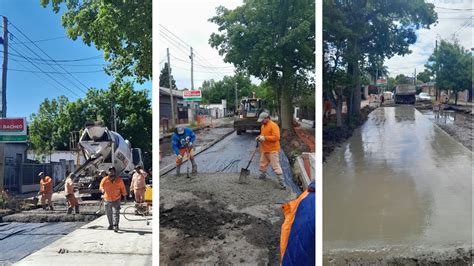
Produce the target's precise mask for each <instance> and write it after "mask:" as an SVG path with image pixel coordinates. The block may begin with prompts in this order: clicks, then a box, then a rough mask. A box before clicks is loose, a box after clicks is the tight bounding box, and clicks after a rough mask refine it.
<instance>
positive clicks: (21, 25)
mask: <svg viewBox="0 0 474 266" xmlns="http://www.w3.org/2000/svg"><path fill="white" fill-rule="evenodd" d="M39 2H40V1H39V0H1V1H0V15H3V16H6V17H7V18H8V20H9V21H10V22H11V23H12V24H13V25H15V26H16V27H17V28H18V29H19V30H20V31H21V32H23V33H24V34H25V35H27V36H28V38H30V39H31V40H32V41H40V42H35V44H36V45H37V46H39V47H40V48H41V49H42V50H43V51H45V52H46V54H48V55H49V56H50V57H51V58H53V59H54V60H76V59H84V58H91V57H95V58H94V59H91V60H81V61H72V62H71V61H65V62H61V63H60V64H62V67H63V68H64V69H66V70H67V71H69V72H71V73H72V76H74V78H73V77H72V76H70V75H61V74H50V75H51V76H53V77H54V78H55V79H56V80H57V81H59V83H61V84H62V85H59V84H58V83H56V82H55V81H54V80H52V79H51V78H49V77H48V76H47V75H45V74H42V73H30V72H20V71H24V70H27V71H39V69H38V68H36V67H35V66H33V65H31V64H30V63H28V62H18V61H19V60H21V61H25V59H24V58H21V57H17V56H14V55H11V56H9V62H8V69H9V71H8V77H7V116H8V117H27V118H28V117H29V116H30V115H31V114H32V113H34V112H36V111H37V110H38V107H39V105H40V103H41V102H42V101H43V100H44V99H45V98H49V99H52V98H56V97H58V96H60V95H65V96H66V97H68V98H69V100H76V99H77V98H78V97H81V98H82V97H84V96H85V93H84V92H83V91H86V88H85V87H87V88H89V87H95V88H104V89H105V88H107V87H108V84H109V83H110V82H111V81H112V77H110V76H108V75H106V74H105V73H104V72H103V71H101V70H102V65H104V64H106V62H105V61H104V60H103V59H102V55H103V53H102V51H99V50H97V49H96V48H95V47H94V46H91V47H89V46H87V45H86V44H84V43H83V42H82V41H81V40H80V39H78V40H76V41H73V40H71V39H69V38H67V37H65V36H66V31H65V29H64V28H63V27H62V25H61V13H62V11H63V10H62V11H61V12H60V13H59V14H55V13H54V12H53V11H52V8H51V7H48V8H43V7H41V5H40V4H39ZM2 24H3V23H2ZM8 29H9V32H11V34H13V37H11V38H10V39H9V47H10V50H9V54H17V53H21V54H22V55H24V56H27V57H32V58H38V55H39V56H41V57H42V58H44V59H49V58H47V57H46V55H45V54H43V53H42V52H41V51H40V50H39V49H38V48H37V47H35V46H34V45H33V44H31V43H27V44H21V43H24V42H27V41H28V40H27V39H26V37H24V36H23V35H22V34H21V33H20V32H19V31H18V30H17V29H15V28H14V27H13V26H12V25H9V28H8ZM0 30H1V31H2V35H3V28H0ZM53 38H54V40H49V41H41V40H45V39H53ZM25 45H26V46H28V47H30V49H31V50H33V51H34V52H36V53H37V55H35V54H33V52H31V51H30V50H29V49H28V48H27V47H25ZM0 50H2V51H3V46H2V47H1V48H0ZM0 59H1V60H0V62H3V53H1V54H0ZM15 60H16V61H15ZM35 63H36V65H37V66H38V67H40V68H41V69H42V70H43V71H45V72H64V70H63V69H61V68H60V67H58V66H56V67H54V69H53V68H51V67H50V66H48V64H45V62H42V61H35ZM48 63H50V62H48ZM0 64H1V63H0ZM17 70H20V71H17ZM84 71H98V72H96V73H73V72H84ZM76 79H77V80H79V81H80V83H79V82H78V81H77V80H76ZM81 83H82V84H81ZM84 85H85V87H84ZM65 87H66V88H68V89H69V90H68V89H66V88H65ZM143 88H147V89H148V90H149V91H151V82H146V83H145V84H143V85H140V84H136V85H135V89H143ZM70 90H71V91H73V92H71V91H70ZM81 90H82V91H81ZM76 94H77V95H76ZM150 97H151V96H150Z"/></svg>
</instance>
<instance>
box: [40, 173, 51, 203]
mask: <svg viewBox="0 0 474 266" xmlns="http://www.w3.org/2000/svg"><path fill="white" fill-rule="evenodd" d="M38 176H39V177H40V178H41V180H40V191H39V192H38V195H41V205H42V207H43V210H46V201H48V205H49V209H50V210H53V202H52V199H53V179H52V178H51V177H49V176H47V175H45V174H44V173H43V172H40V173H39V174H38Z"/></svg>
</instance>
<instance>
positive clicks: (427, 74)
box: [416, 69, 432, 83]
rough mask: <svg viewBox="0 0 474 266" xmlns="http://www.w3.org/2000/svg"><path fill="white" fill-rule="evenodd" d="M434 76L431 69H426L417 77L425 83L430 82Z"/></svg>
mask: <svg viewBox="0 0 474 266" xmlns="http://www.w3.org/2000/svg"><path fill="white" fill-rule="evenodd" d="M431 77H432V73H431V71H429V70H428V69H425V70H424V71H423V72H420V73H418V74H417V75H416V79H417V80H420V81H422V82H423V83H426V82H430V81H431Z"/></svg>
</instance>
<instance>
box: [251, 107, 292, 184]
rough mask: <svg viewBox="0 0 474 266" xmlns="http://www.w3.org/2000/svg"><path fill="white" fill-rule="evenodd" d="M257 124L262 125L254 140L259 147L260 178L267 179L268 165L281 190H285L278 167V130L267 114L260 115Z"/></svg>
mask: <svg viewBox="0 0 474 266" xmlns="http://www.w3.org/2000/svg"><path fill="white" fill-rule="evenodd" d="M257 122H259V123H260V122H261V123H262V127H261V129H260V135H259V136H258V137H257V138H256V140H257V141H258V142H260V143H261V145H260V176H259V177H260V178H261V179H265V178H266V177H267V175H266V172H267V168H268V165H269V164H270V165H271V166H272V169H273V172H275V174H276V175H277V178H278V183H279V185H280V188H281V189H285V188H286V186H285V181H284V179H283V170H282V169H281V166H280V128H279V127H278V125H277V124H276V123H275V122H273V121H272V120H271V118H270V115H269V114H268V113H267V112H262V113H260V115H259V117H258V120H257Z"/></svg>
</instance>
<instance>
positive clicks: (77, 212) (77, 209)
mask: <svg viewBox="0 0 474 266" xmlns="http://www.w3.org/2000/svg"><path fill="white" fill-rule="evenodd" d="M75 209H76V214H79V205H77V206H76V207H75Z"/></svg>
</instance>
